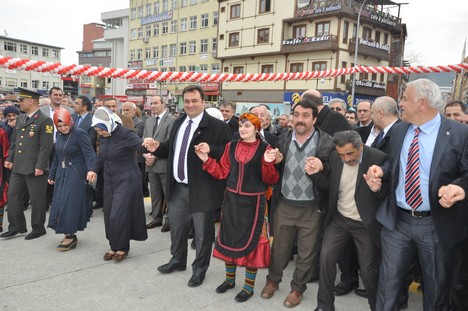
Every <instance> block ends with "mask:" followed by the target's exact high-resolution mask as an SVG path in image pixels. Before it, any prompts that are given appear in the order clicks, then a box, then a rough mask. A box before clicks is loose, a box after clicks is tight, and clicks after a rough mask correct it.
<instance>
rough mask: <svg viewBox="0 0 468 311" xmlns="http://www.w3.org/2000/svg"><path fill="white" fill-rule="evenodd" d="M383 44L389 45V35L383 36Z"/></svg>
mask: <svg viewBox="0 0 468 311" xmlns="http://www.w3.org/2000/svg"><path fill="white" fill-rule="evenodd" d="M383 38H384V39H383V41H384V42H383V44H387V45H388V33H384V36H383Z"/></svg>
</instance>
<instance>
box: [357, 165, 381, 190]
mask: <svg viewBox="0 0 468 311" xmlns="http://www.w3.org/2000/svg"><path fill="white" fill-rule="evenodd" d="M362 176H363V177H364V180H365V181H366V183H367V185H368V186H369V188H370V190H372V191H373V192H377V191H379V190H380V188H381V187H382V176H383V171H382V168H380V166H377V165H372V166H371V167H369V169H368V170H367V174H364V175H362Z"/></svg>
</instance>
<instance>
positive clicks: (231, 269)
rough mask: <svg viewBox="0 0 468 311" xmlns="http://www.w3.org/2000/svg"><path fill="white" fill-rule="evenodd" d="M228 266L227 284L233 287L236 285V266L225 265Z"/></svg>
mask: <svg viewBox="0 0 468 311" xmlns="http://www.w3.org/2000/svg"><path fill="white" fill-rule="evenodd" d="M225 265H226V282H228V283H231V284H232V285H234V284H236V268H237V267H236V265H232V264H228V263H227V262H226V263H225Z"/></svg>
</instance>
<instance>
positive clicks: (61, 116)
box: [54, 108, 74, 127]
mask: <svg viewBox="0 0 468 311" xmlns="http://www.w3.org/2000/svg"><path fill="white" fill-rule="evenodd" d="M59 122H63V123H65V124H66V125H68V126H69V127H72V126H73V124H74V123H73V119H72V117H71V114H70V113H69V112H68V110H66V109H63V108H59V109H57V110H55V112H54V124H55V127H58V124H59Z"/></svg>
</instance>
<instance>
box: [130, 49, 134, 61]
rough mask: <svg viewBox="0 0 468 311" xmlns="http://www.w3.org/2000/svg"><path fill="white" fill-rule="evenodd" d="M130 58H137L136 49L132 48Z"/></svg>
mask: <svg viewBox="0 0 468 311" xmlns="http://www.w3.org/2000/svg"><path fill="white" fill-rule="evenodd" d="M130 60H135V50H130Z"/></svg>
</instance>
